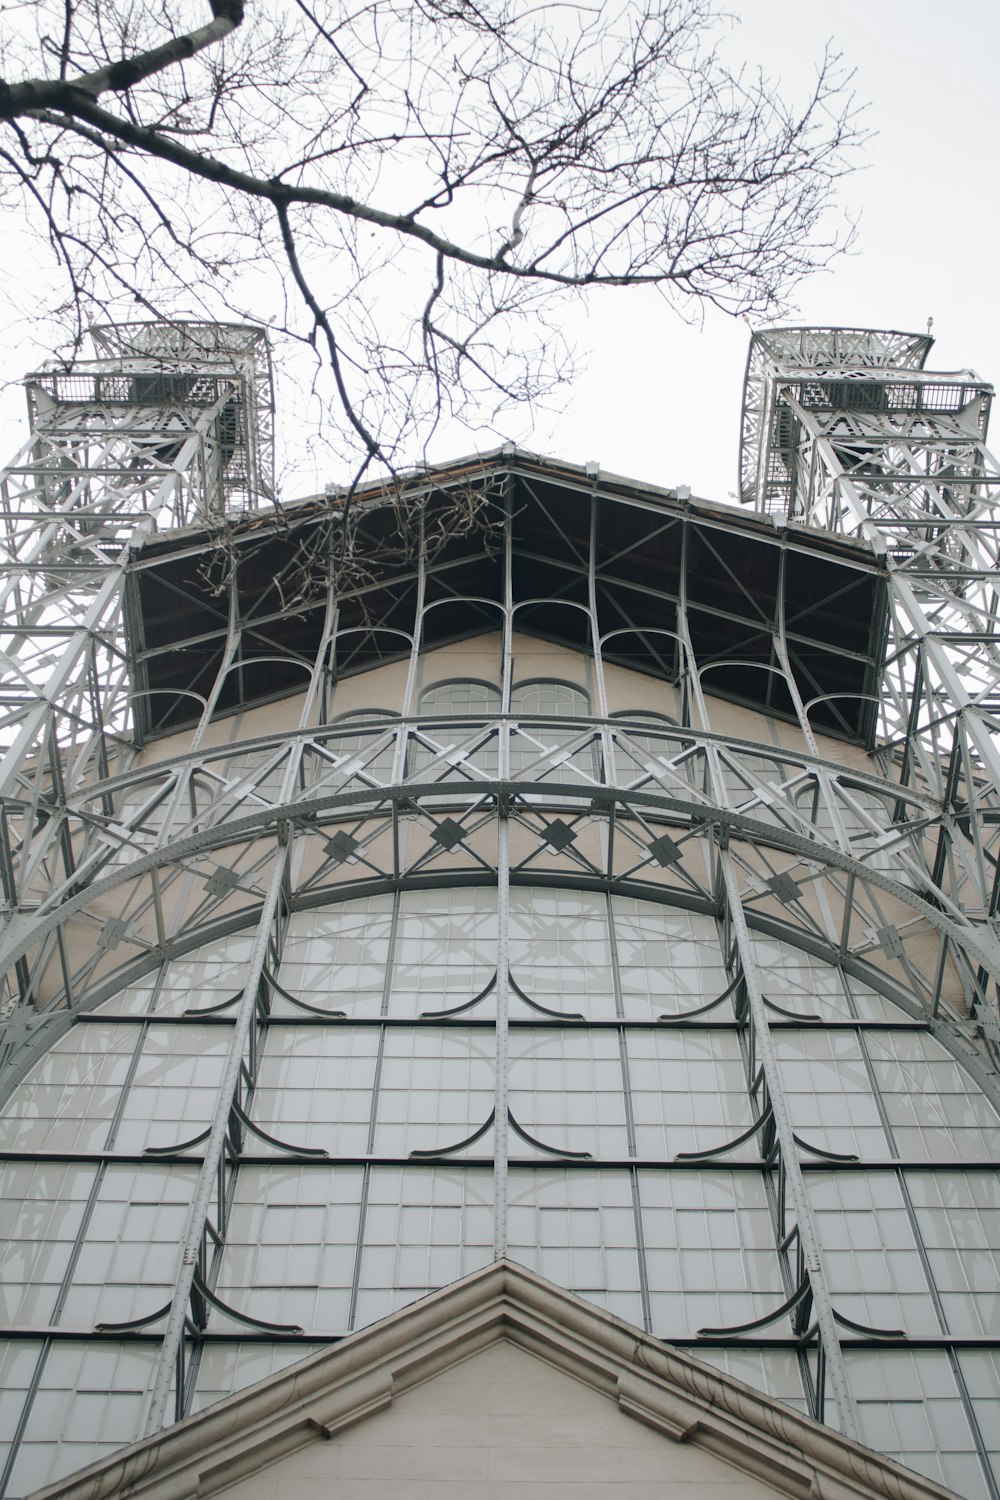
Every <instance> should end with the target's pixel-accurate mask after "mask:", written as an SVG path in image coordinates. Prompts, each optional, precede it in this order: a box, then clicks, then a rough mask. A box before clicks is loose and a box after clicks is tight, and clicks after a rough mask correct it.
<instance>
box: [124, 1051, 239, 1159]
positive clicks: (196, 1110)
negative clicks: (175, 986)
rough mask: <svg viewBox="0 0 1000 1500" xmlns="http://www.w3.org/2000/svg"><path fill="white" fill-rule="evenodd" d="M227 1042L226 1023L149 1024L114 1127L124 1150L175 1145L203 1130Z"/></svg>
mask: <svg viewBox="0 0 1000 1500" xmlns="http://www.w3.org/2000/svg"><path fill="white" fill-rule="evenodd" d="M230 1041H231V1028H230V1027H229V1026H218V1025H216V1026H208V1025H204V1026H201V1025H199V1026H170V1025H160V1024H153V1025H151V1026H150V1027H149V1029H148V1031H147V1033H146V1039H145V1041H144V1043H143V1046H142V1051H141V1052H140V1054H139V1060H138V1063H137V1065H136V1070H135V1075H134V1077H133V1079H132V1083H131V1085H130V1087H129V1090H128V1094H127V1096H126V1099H125V1108H124V1110H123V1112H122V1120H121V1125H120V1127H119V1131H118V1138H119V1141H120V1142H121V1143H122V1145H124V1146H125V1147H126V1149H127V1150H129V1151H143V1150H145V1148H146V1147H147V1146H176V1145H177V1144H178V1143H180V1142H182V1141H188V1140H191V1139H192V1137H193V1136H196V1135H198V1134H199V1133H200V1132H201V1131H203V1130H205V1129H207V1127H208V1126H209V1125H210V1124H211V1123H212V1120H213V1118H214V1116H215V1102H216V1099H217V1098H218V1093H219V1084H220V1083H221V1081H222V1072H223V1068H224V1067H225V1062H226V1054H227V1053H228V1051H229V1044H230Z"/></svg>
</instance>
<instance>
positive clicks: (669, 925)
mask: <svg viewBox="0 0 1000 1500" xmlns="http://www.w3.org/2000/svg"><path fill="white" fill-rule="evenodd" d="M611 906H612V911H613V913H614V923H615V939H616V942H617V947H618V964H619V969H620V973H621V988H622V1006H623V1009H624V1014H625V1016H626V1018H627V1019H628V1020H634V1021H651V1020H655V1019H656V1017H657V1016H658V1015H660V1014H667V1015H680V1014H683V1013H684V1012H685V1011H689V1010H696V1009H697V1008H698V1007H699V1006H701V1005H705V1004H707V1002H708V1001H709V1000H714V999H715V998H716V997H717V996H718V995H721V994H722V993H723V991H724V990H725V989H726V988H727V987H728V979H727V975H726V971H725V967H724V965H723V962H722V955H721V954H720V952H719V939H718V935H717V932H716V927H715V920H714V918H712V917H707V916H704V915H702V914H701V913H700V912H691V911H681V910H679V909H678V908H676V907H671V906H654V905H653V903H652V902H650V901H636V900H634V899H633V898H632V897H630V896H613V897H612V900H611ZM712 1014H713V1015H714V1018H715V1019H716V1020H725V1019H731V1018H732V1015H733V1008H732V1002H731V1001H726V1002H724V1004H723V1006H721V1007H720V1008H719V1010H717V1011H715V1012H713V1013H712Z"/></svg>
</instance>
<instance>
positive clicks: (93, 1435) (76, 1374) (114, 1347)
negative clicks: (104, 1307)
mask: <svg viewBox="0 0 1000 1500" xmlns="http://www.w3.org/2000/svg"><path fill="white" fill-rule="evenodd" d="M155 1355H156V1349H155V1346H153V1345H142V1344H115V1343H100V1344H85V1343H79V1344H76V1343H62V1342H60V1343H56V1344H53V1345H52V1347H51V1348H50V1350H49V1355H48V1358H47V1359H46V1361H45V1366H44V1368H43V1370H42V1377H41V1381H40V1383H39V1387H38V1392H37V1394H36V1396H35V1399H34V1401H33V1403H32V1406H31V1413H30V1415H29V1417H28V1422H27V1426H26V1428H25V1433H24V1438H23V1440H22V1443H21V1447H20V1450H19V1452H18V1456H17V1461H16V1463H15V1464H14V1471H13V1475H12V1478H11V1483H10V1492H11V1494H13V1495H25V1494H28V1493H29V1492H30V1491H31V1490H35V1489H39V1488H41V1486H42V1485H44V1484H51V1483H53V1482H54V1481H55V1480H57V1479H61V1478H62V1477H63V1476H64V1475H66V1474H72V1473H73V1472H74V1471H75V1470H76V1469H82V1468H84V1467H85V1466H86V1465H87V1464H92V1463H95V1462H96V1461H97V1459H99V1458H103V1457H104V1456H105V1454H108V1453H113V1452H114V1451H115V1449H116V1448H122V1447H124V1446H125V1444H126V1443H131V1442H134V1441H135V1439H136V1438H137V1437H139V1436H141V1433H142V1421H143V1415H144V1413H145V1410H146V1402H147V1393H148V1389H149V1384H150V1380H151V1377H152V1372H153V1362H154V1359H155Z"/></svg>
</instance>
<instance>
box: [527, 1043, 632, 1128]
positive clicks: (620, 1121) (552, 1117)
mask: <svg viewBox="0 0 1000 1500" xmlns="http://www.w3.org/2000/svg"><path fill="white" fill-rule="evenodd" d="M509 1054H510V1092H509V1102H510V1110H511V1114H512V1115H513V1116H514V1119H515V1120H516V1121H517V1123H518V1124H519V1125H520V1126H522V1127H523V1129H524V1130H526V1131H527V1132H528V1134H529V1135H530V1136H532V1137H533V1138H534V1139H535V1140H537V1141H540V1142H541V1143H542V1145H544V1146H547V1147H549V1149H550V1150H555V1151H586V1152H589V1153H590V1154H591V1155H593V1156H611V1157H627V1156H628V1155H629V1142H628V1132H627V1129H626V1122H625V1099H624V1094H623V1090H622V1065H621V1053H620V1051H619V1044H618V1036H617V1034H616V1033H615V1032H614V1031H597V1032H593V1031H592V1032H585V1031H583V1032H580V1031H562V1032H559V1031H522V1030H520V1029H518V1030H517V1031H513V1032H511V1036H510V1043H509ZM510 1152H511V1155H512V1156H532V1155H534V1154H535V1148H534V1147H533V1146H531V1144H530V1143H529V1142H527V1141H524V1140H523V1139H522V1138H521V1137H520V1136H518V1135H516V1134H514V1135H511V1137H510Z"/></svg>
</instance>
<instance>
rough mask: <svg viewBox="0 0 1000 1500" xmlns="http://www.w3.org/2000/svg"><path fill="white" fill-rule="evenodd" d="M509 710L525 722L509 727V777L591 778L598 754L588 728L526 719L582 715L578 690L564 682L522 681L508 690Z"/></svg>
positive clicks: (585, 702) (586, 707) (584, 705)
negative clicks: (580, 728)
mask: <svg viewBox="0 0 1000 1500" xmlns="http://www.w3.org/2000/svg"><path fill="white" fill-rule="evenodd" d="M510 711H511V713H512V714H513V715H515V716H519V717H520V718H522V719H523V720H524V721H525V722H524V723H522V724H521V725H519V726H518V727H517V728H516V729H515V728H514V727H513V726H512V727H511V735H510V774H511V776H512V777H514V778H515V779H517V778H519V777H525V778H527V779H528V780H532V781H537V780H545V779H548V780H553V781H575V782H581V783H587V784H590V783H592V782H593V781H594V780H595V779H596V777H597V775H598V765H599V762H600V756H599V752H598V747H597V742H596V739H595V736H594V731H593V730H590V729H586V730H578V729H575V728H573V729H569V728H567V729H560V728H558V727H557V726H556V725H552V724H537V723H532V722H531V721H532V719H533V718H537V717H540V716H544V717H551V716H553V715H558V716H559V717H567V718H588V717H589V716H590V700H589V699H588V697H587V694H586V693H585V692H583V691H582V689H580V688H575V687H570V686H569V684H568V683H565V682H552V681H545V680H539V681H537V682H522V683H519V684H517V686H515V687H514V688H512V689H511V694H510Z"/></svg>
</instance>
